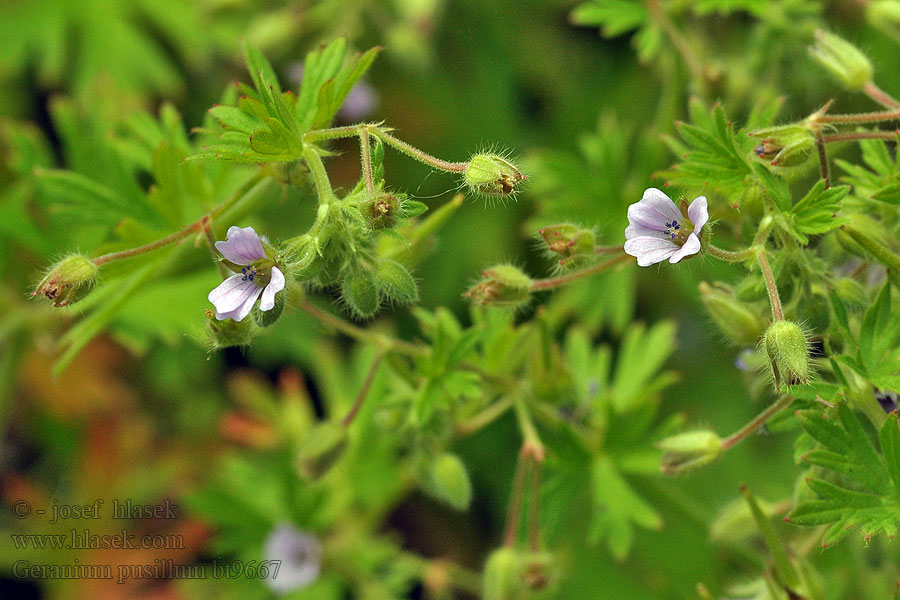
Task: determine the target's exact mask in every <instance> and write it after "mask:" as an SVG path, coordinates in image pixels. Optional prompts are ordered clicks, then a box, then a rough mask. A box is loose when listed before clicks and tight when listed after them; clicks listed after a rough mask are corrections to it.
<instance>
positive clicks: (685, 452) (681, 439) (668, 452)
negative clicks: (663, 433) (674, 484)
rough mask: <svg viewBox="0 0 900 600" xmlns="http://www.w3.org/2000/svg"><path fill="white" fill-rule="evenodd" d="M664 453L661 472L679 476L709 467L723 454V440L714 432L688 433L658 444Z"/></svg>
mask: <svg viewBox="0 0 900 600" xmlns="http://www.w3.org/2000/svg"><path fill="white" fill-rule="evenodd" d="M656 447H657V448H659V449H660V450H662V451H663V452H664V454H663V457H662V461H661V462H660V465H659V466H660V470H661V471H662V472H663V474H665V475H678V474H680V473H685V472H687V471H691V470H693V469H697V468H699V467H702V466H705V465H708V464H709V463H711V462H713V461H714V460H716V459H717V458H719V455H721V454H722V440H721V439H720V438H719V436H718V435H716V434H715V433H714V432H712V431H707V430H698V431H686V432H684V433H679V434H677V435H673V436H670V437H667V438H666V439H664V440H662V441H660V442H657V444H656Z"/></svg>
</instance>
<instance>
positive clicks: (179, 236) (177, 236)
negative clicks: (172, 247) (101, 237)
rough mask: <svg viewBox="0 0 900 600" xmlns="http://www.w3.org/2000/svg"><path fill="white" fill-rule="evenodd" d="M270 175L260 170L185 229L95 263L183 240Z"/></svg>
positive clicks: (104, 257)
mask: <svg viewBox="0 0 900 600" xmlns="http://www.w3.org/2000/svg"><path fill="white" fill-rule="evenodd" d="M267 175H268V171H265V170H262V169H261V170H259V171H258V172H257V173H256V174H255V175H253V177H251V178H250V179H249V180H247V182H246V183H245V184H244V185H242V186H241V187H240V188H238V190H237V191H236V192H235V193H234V194H232V195H231V197H230V198H228V199H227V200H225V201H224V202H222V203H221V204H219V205H218V206H216V207H215V208H213V209H212V210H210V211H209V212H208V213H206V214H205V215H203V216H202V217H200V218H199V219H197V220H196V221H194V222H193V223H191V224H190V225H188V226H186V227H184V228H183V229H181V230H179V231H176V232H175V233H173V234H171V235H167V236H166V237H163V238H160V239H158V240H156V241H155V242H150V243H149V244H144V245H143V246H138V247H136V248H129V249H128V250H120V251H119V252H110V253H109V254H104V255H102V256H98V257H97V258H95V259H93V261H94V264H95V265H97V266H98V267H99V266H100V265H103V264H106V263H109V262H113V261H116V260H122V259H123V258H131V257H132V256H139V255H141V254H144V253H146V252H152V251H153V250H158V249H159V248H163V247H165V246H168V245H169V244H173V243H175V242H178V241H181V240H183V239H184V238H186V237H187V236H189V235H191V234H192V233H195V232H197V231H199V230H201V229H202V228H203V227H204V226H205V225H206V226H208V224H209V223H210V222H211V221H212V220H214V219H215V218H216V217H217V216H219V215H220V214H222V213H223V212H224V211H226V210H228V209H229V208H231V206H233V205H234V204H235V203H236V202H237V201H238V200H240V199H241V198H242V197H243V196H244V195H246V194H247V192H249V191H250V190H251V189H253V187H254V186H255V185H256V184H257V183H259V182H260V181H261V180H262V179H264V178H265V177H266V176H267Z"/></svg>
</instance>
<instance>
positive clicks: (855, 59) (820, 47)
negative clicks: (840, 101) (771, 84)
mask: <svg viewBox="0 0 900 600" xmlns="http://www.w3.org/2000/svg"><path fill="white" fill-rule="evenodd" d="M809 53H810V55H811V56H812V57H813V58H814V59H815V60H816V61H817V62H818V63H819V64H820V65H822V66H823V67H825V68H826V69H827V70H828V71H830V72H831V74H832V75H834V76H835V77H836V78H837V79H838V80H839V81H840V82H841V83H843V84H844V85H845V86H847V87H848V88H849V89H851V90H860V89H862V87H863V86H864V85H865V84H867V83H869V82H870V81H872V71H873V69H872V63H871V62H869V59H868V58H866V55H865V54H863V53H862V52H860V51H859V50H858V49H857V48H856V46H854V45H853V44H851V43H850V42H848V41H846V40H844V39H842V38H840V37H839V36H837V35H835V34H833V33H828V32H827V31H823V30H821V29H820V30H818V31H816V43H815V45H814V46H811V47H810V49H809Z"/></svg>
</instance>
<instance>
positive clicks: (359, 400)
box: [341, 352, 384, 427]
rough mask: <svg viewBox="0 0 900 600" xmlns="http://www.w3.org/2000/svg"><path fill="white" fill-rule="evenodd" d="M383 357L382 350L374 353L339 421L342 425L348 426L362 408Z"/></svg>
mask: <svg viewBox="0 0 900 600" xmlns="http://www.w3.org/2000/svg"><path fill="white" fill-rule="evenodd" d="M383 358H384V352H379V353H378V354H376V355H375V360H373V361H372V364H371V365H370V366H369V371H368V372H367V373H366V378H365V380H363V384H362V387H361V388H360V389H359V393H358V394H356V400H355V401H354V402H353V406H351V407H350V411H349V412H348V413H347V416H345V417H344V420H343V421H341V424H342V425H343V426H344V427H349V426H350V423H352V422H353V419H355V418H356V415H357V413H359V409H360V408H362V405H363V402H364V401H365V399H366V396H367V395H368V394H369V389H371V387H372V382H373V381H375V375H376V374H377V373H378V367H380V366H381V360H382V359H383Z"/></svg>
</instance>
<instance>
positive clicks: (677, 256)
mask: <svg viewBox="0 0 900 600" xmlns="http://www.w3.org/2000/svg"><path fill="white" fill-rule="evenodd" d="M698 252H700V238H698V237H697V234H696V233H692V234H691V235H689V236H688V239H687V240H685V242H684V246H682V247H681V248H679V249H678V250H677V251H676V252H675V253H674V254H673V255H672V256H670V257H669V262H670V263H672V264H673V265H674V264H675V263H677V262H678V261H679V260H681V259H682V258H684V257H685V256H690V255H691V254H697V253H698Z"/></svg>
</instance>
